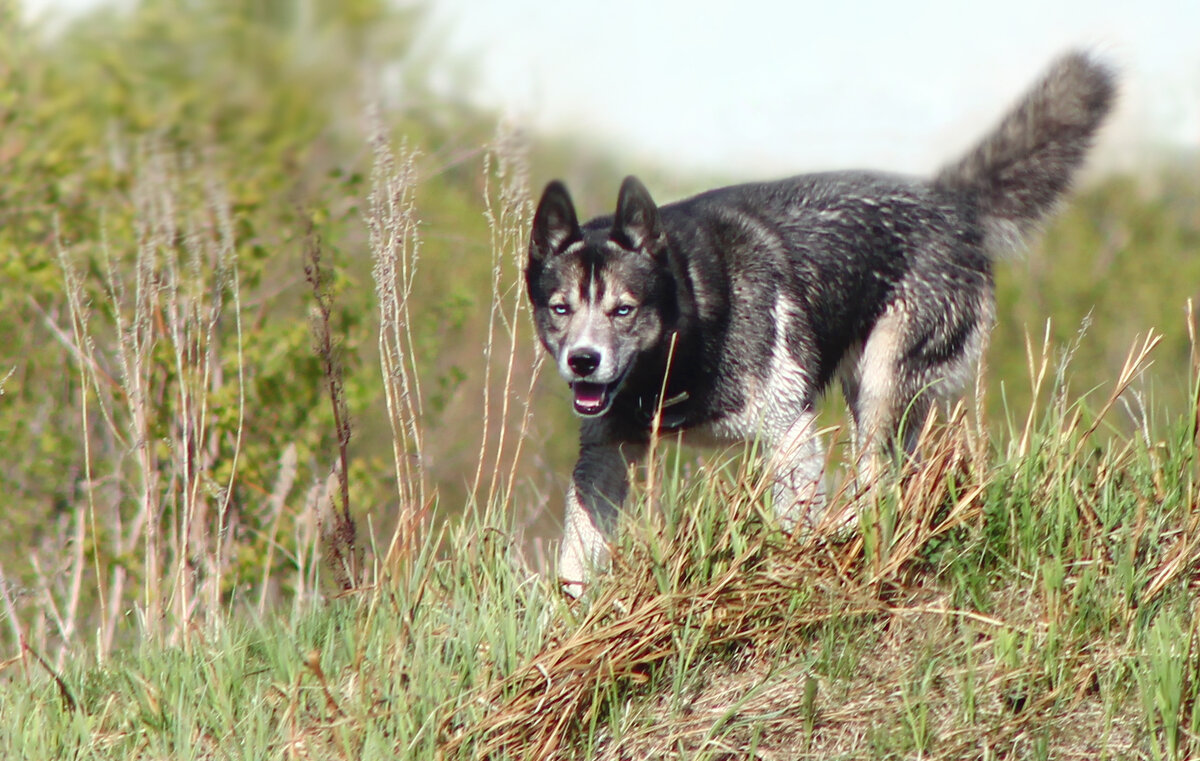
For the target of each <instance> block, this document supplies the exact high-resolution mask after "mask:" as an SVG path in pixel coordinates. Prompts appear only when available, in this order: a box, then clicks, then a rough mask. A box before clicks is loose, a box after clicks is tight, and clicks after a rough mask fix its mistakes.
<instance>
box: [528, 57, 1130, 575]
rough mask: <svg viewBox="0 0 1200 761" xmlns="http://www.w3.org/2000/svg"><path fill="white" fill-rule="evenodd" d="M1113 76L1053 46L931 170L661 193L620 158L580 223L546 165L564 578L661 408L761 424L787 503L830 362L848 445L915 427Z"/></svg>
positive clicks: (799, 504) (981, 326)
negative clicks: (623, 170)
mask: <svg viewBox="0 0 1200 761" xmlns="http://www.w3.org/2000/svg"><path fill="white" fill-rule="evenodd" d="M1114 91H1115V86H1114V78H1113V75H1112V74H1111V72H1110V71H1109V70H1108V69H1107V68H1105V67H1104V66H1102V65H1100V64H1099V63H1097V62H1096V61H1094V60H1092V59H1091V58H1090V57H1089V56H1087V55H1085V54H1081V53H1072V54H1069V55H1067V56H1065V57H1063V58H1062V59H1060V60H1058V61H1057V62H1056V63H1055V64H1054V65H1053V66H1052V67H1051V68H1050V70H1049V71H1048V72H1047V74H1046V75H1045V76H1044V78H1043V79H1042V80H1041V81H1040V82H1039V83H1038V84H1037V85H1036V86H1035V87H1034V88H1033V89H1032V90H1031V91H1030V92H1029V93H1028V94H1027V95H1026V96H1025V97H1024V99H1023V100H1022V101H1021V102H1020V103H1019V104H1018V105H1017V107H1016V108H1015V109H1014V110H1013V111H1012V112H1010V113H1009V114H1008V116H1007V117H1005V118H1004V120H1003V121H1002V122H1001V123H1000V125H999V126H998V127H997V128H996V130H995V131H993V132H992V133H991V134H990V135H988V136H987V137H986V138H985V139H984V140H983V141H982V142H981V143H980V144H979V145H978V146H977V147H976V148H974V149H973V150H972V151H971V152H970V153H968V154H967V156H966V157H965V158H963V159H961V160H960V161H958V162H956V163H954V164H951V165H949V166H948V167H946V168H945V169H943V170H942V171H941V172H939V173H938V174H936V175H935V176H934V177H933V178H932V179H921V178H910V177H902V176H897V175H890V174H882V173H875V172H833V173H822V174H811V175H801V176H798V177H793V178H790V179H786V180H780V181H777V182H764V183H751V184H746V185H735V186H732V187H727V188H720V189H717V190H712V191H709V192H706V193H702V194H700V195H698V196H695V197H693V198H689V199H686V200H683V201H679V202H677V203H672V204H668V205H666V206H662V207H658V206H656V205H655V203H654V201H653V200H652V199H651V198H650V195H649V193H648V192H647V191H646V189H645V187H643V185H642V184H641V183H640V182H639V181H638V180H637V179H636V178H633V177H629V178H627V179H626V180H625V182H624V183H623V184H622V186H621V189H620V192H619V194H618V198H617V208H616V213H615V214H614V215H613V216H606V217H600V218H597V219H593V220H591V221H590V222H587V223H585V224H582V225H581V224H580V223H579V221H578V218H577V216H576V213H575V207H574V205H573V203H572V201H571V199H570V196H569V195H568V193H567V189H566V187H565V186H563V184H562V183H560V182H552V183H550V184H549V185H548V186H547V187H546V190H545V192H544V194H543V196H542V198H541V201H540V203H539V205H538V209H537V213H536V215H535V217H534V222H533V230H532V234H531V240H530V247H529V262H528V267H527V269H526V273H525V275H526V285H527V288H528V292H529V296H530V300H531V301H532V303H533V306H534V315H535V321H536V324H537V329H538V335H539V337H540V338H541V340H542V343H543V344H544V345H545V347H546V349H547V350H548V351H549V352H550V354H551V355H552V356H553V357H554V359H555V361H556V362H557V365H558V369H559V371H560V373H561V374H562V376H563V377H564V378H565V379H566V380H567V381H568V382H569V383H570V384H571V385H572V388H573V390H574V396H575V399H574V403H575V410H576V412H577V413H578V414H579V415H580V416H581V417H583V423H582V430H581V443H580V457H579V462H578V464H577V465H576V467H575V471H574V476H573V479H572V484H571V487H570V489H569V490H568V495H567V512H566V525H565V532H564V539H563V544H562V547H561V554H560V575H561V576H562V577H563V578H564V580H565V581H567V582H568V584H569V586H568V589H571V590H572V591H575V592H577V591H578V590H579V589H580V586H579V585H580V584H581V583H582V582H584V581H585V580H586V579H587V577H588V572H589V569H590V568H592V567H595V566H600V565H603V564H605V563H606V562H607V557H608V556H607V541H608V537H609V536H610V535H611V532H612V530H613V528H614V526H615V523H616V517H617V509H618V507H619V505H620V504H621V503H622V501H623V500H624V498H625V493H626V489H627V484H626V479H627V475H626V473H627V466H628V465H629V464H630V463H633V462H635V461H637V460H638V459H639V458H640V457H641V456H642V455H643V454H644V452H645V449H646V445H647V442H648V440H649V437H650V435H651V429H652V421H653V418H654V415H655V412H656V410H661V417H660V419H659V426H660V429H661V430H664V431H682V432H683V433H684V434H685V437H686V438H688V439H692V440H699V441H709V442H728V441H736V440H744V439H750V438H757V439H758V440H760V441H761V442H762V443H763V444H764V445H765V448H766V450H767V451H769V452H771V453H772V455H771V467H772V469H773V472H774V473H775V474H776V478H777V481H776V484H777V485H776V488H775V495H774V496H775V508H776V510H777V512H778V513H779V514H780V516H781V517H782V518H784V519H785V520H786V521H788V522H791V523H795V522H796V521H798V520H800V519H808V520H815V519H816V518H817V517H818V516H819V513H820V510H821V508H822V506H823V493H822V486H821V481H822V473H821V470H822V468H823V465H824V454H823V451H822V448H821V445H820V442H819V441H818V440H817V436H816V423H815V419H814V411H813V408H814V404H815V403H816V401H817V400H818V398H819V397H820V395H821V394H822V393H823V391H824V390H825V389H826V388H827V387H828V386H829V384H830V383H831V382H833V381H834V380H835V379H836V380H838V381H839V382H840V383H841V385H842V388H843V390H844V392H845V396H846V399H847V401H848V402H849V405H850V410H851V414H852V415H853V418H854V422H855V427H856V436H855V439H856V442H857V445H858V448H859V451H860V453H870V452H873V451H878V450H879V448H880V447H882V446H886V445H888V444H889V443H890V442H893V441H895V442H897V443H900V444H903V445H904V446H911V444H912V440H913V437H914V432H915V431H916V430H918V428H919V426H920V424H921V423H922V422H923V420H924V417H925V413H926V412H927V410H928V408H929V406H930V405H931V404H932V403H933V402H935V401H936V400H938V399H942V398H945V397H946V396H948V395H951V394H954V393H956V392H957V391H958V390H959V389H960V388H961V387H962V385H963V383H964V382H965V380H966V379H967V378H968V376H969V375H970V372H971V369H972V367H973V366H974V364H975V362H976V360H977V359H978V357H979V354H980V352H981V350H982V347H983V344H984V341H985V338H986V335H987V333H988V330H989V329H990V328H991V325H992V322H993V319H994V295H993V291H994V284H993V279H992V262H993V260H994V259H995V258H996V257H997V256H998V255H1001V254H1003V253H1004V252H1007V251H1010V250H1013V249H1016V248H1019V247H1020V246H1021V245H1022V244H1023V243H1024V242H1025V241H1026V240H1027V239H1028V238H1029V236H1030V235H1031V234H1032V233H1034V232H1035V231H1036V229H1037V227H1038V226H1039V224H1040V223H1041V222H1042V221H1043V220H1044V219H1045V218H1046V217H1047V216H1049V215H1050V214H1051V213H1052V212H1053V211H1054V209H1055V207H1056V206H1057V205H1058V203H1059V202H1060V201H1061V199H1062V198H1063V196H1064V194H1065V193H1066V192H1067V190H1068V189H1069V186H1070V183H1071V179H1072V176H1073V175H1074V174H1075V172H1076V170H1077V169H1078V168H1079V166H1080V165H1081V164H1082V163H1083V160H1084V157H1085V155H1086V153H1087V151H1088V149H1089V147H1090V146H1091V143H1092V140H1093V138H1094V136H1095V134H1096V132H1097V130H1098V128H1099V126H1100V124H1101V122H1102V121H1103V120H1104V117H1105V116H1106V114H1107V113H1108V111H1109V110H1110V107H1111V105H1112V102H1113V100H1114ZM664 378H665V379H666V385H665V389H666V390H665V393H663V392H662V390H663V387H664ZM870 460H871V458H870V457H869V456H867V457H862V458H860V476H861V477H862V478H864V479H865V480H869V479H870V478H871V477H872V475H873V471H872V466H871V464H870Z"/></svg>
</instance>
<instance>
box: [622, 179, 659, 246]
mask: <svg viewBox="0 0 1200 761" xmlns="http://www.w3.org/2000/svg"><path fill="white" fill-rule="evenodd" d="M611 237H612V239H613V240H614V241H616V242H617V243H618V244H620V245H622V246H624V247H626V248H628V249H630V250H631V251H638V250H643V249H644V250H646V251H648V252H650V253H657V252H658V249H659V248H660V244H661V242H662V240H663V230H662V224H661V223H660V222H659V218H658V206H656V205H655V203H654V199H653V198H651V197H650V191H648V190H646V186H645V185H643V184H642V182H641V180H639V179H638V178H636V177H634V176H632V175H630V176H629V177H626V178H625V181H624V182H622V183H621V190H620V192H618V193H617V213H616V215H615V216H614V217H613V227H612V236H611Z"/></svg>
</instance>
